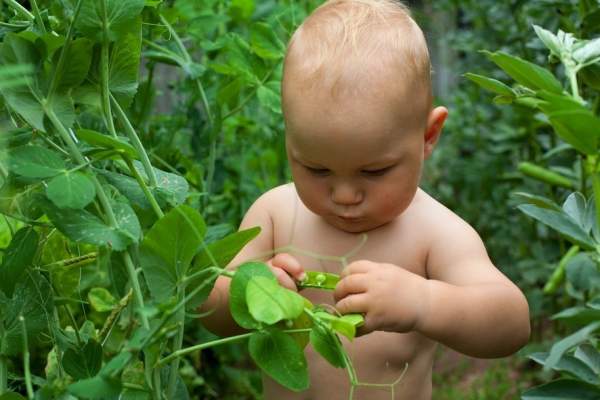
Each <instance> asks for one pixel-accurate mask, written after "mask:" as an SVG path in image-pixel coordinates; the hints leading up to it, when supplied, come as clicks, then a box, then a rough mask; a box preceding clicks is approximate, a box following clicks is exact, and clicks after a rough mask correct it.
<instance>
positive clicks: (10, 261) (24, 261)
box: [0, 227, 39, 297]
mask: <svg viewBox="0 0 600 400" xmlns="http://www.w3.org/2000/svg"><path fill="white" fill-rule="evenodd" d="M38 241H39V236H38V234H37V233H36V231H35V230H34V229H33V228H31V227H25V228H21V229H19V230H18V231H17V232H16V233H15V235H14V236H13V238H12V240H11V241H10V244H9V245H8V247H7V248H6V250H5V251H4V258H3V260H2V266H1V267H0V289H2V291H3V292H4V294H5V295H6V296H7V297H11V296H12V294H13V291H14V289H15V286H16V285H17V283H18V282H20V281H21V278H22V276H23V275H24V274H25V273H26V270H27V268H29V267H30V266H31V264H32V263H33V259H34V257H35V254H36V252H37V248H38Z"/></svg>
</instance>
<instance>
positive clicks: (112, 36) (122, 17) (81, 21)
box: [77, 0, 144, 41]
mask: <svg viewBox="0 0 600 400" xmlns="http://www.w3.org/2000/svg"><path fill="white" fill-rule="evenodd" d="M102 1H104V0H102ZM102 1H98V0H83V4H82V6H81V11H80V15H79V18H78V19H77V28H78V29H79V30H80V31H81V32H82V33H83V34H84V35H85V36H87V37H90V38H92V39H94V40H97V41H100V40H102V37H103V35H104V34H106V35H107V37H108V39H109V40H110V41H114V40H117V39H120V38H122V37H123V35H125V34H126V33H127V32H130V31H131V24H132V23H133V22H134V21H135V19H136V18H137V17H138V16H139V15H140V14H141V12H142V9H143V8H144V0H128V1H122V0H106V3H105V4H106V9H105V11H106V13H104V12H103V9H102V4H101V3H102ZM105 27H106V30H105Z"/></svg>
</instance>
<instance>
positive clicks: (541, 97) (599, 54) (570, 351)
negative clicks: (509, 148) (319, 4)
mask: <svg viewBox="0 0 600 400" xmlns="http://www.w3.org/2000/svg"><path fill="white" fill-rule="evenodd" d="M580 3H581V4H580V7H581V12H582V14H583V18H584V19H590V18H593V16H594V15H598V12H599V9H598V5H597V4H592V2H586V1H582V2H580ZM533 30H534V31H535V34H536V35H537V37H538V38H539V40H540V42H541V43H543V45H544V46H545V47H546V49H547V51H548V52H549V63H550V64H551V65H555V64H556V63H559V64H560V66H561V68H560V69H556V71H557V73H553V72H552V71H551V70H550V69H547V68H545V67H542V66H540V65H538V64H536V63H533V62H530V61H528V60H526V59H523V58H520V57H516V56H514V55H511V54H508V53H506V52H503V51H496V52H488V51H486V52H484V53H485V54H486V56H487V57H488V59H489V60H491V61H492V62H493V63H495V64H496V65H497V66H498V67H500V68H501V69H502V70H503V71H504V72H505V73H506V74H507V75H508V76H509V77H510V78H512V79H513V80H514V84H513V85H511V86H509V85H507V84H506V83H504V82H502V81H500V80H497V79H493V78H490V77H486V76H482V75H478V74H474V73H469V74H467V75H466V76H467V78H469V79H471V80H472V81H474V82H475V83H477V84H478V85H480V86H481V87H483V88H485V89H487V90H489V91H492V92H494V93H495V94H496V97H495V101H496V103H499V104H513V105H514V106H515V107H524V108H526V109H528V110H530V112H531V115H532V118H534V119H535V120H536V121H537V122H538V126H539V130H540V131H542V130H547V129H548V128H550V129H552V130H553V132H554V134H555V135H556V138H557V140H556V144H555V145H554V146H552V147H551V148H550V149H549V150H548V151H547V152H546V153H545V154H544V155H543V157H542V158H541V159H540V161H539V162H537V163H532V162H529V161H524V162H522V163H520V165H519V166H518V169H519V171H520V172H521V173H522V174H523V175H525V176H527V177H529V178H531V179H535V180H537V181H539V182H541V183H544V184H546V185H548V186H551V187H552V188H554V189H555V190H556V191H558V192H559V193H561V196H563V199H564V201H562V202H560V203H557V202H556V201H554V200H553V199H550V198H548V197H546V196H541V195H539V194H534V193H529V192H519V193H516V195H517V196H518V198H519V199H520V202H521V204H520V205H518V209H519V210H520V211H521V212H523V213H524V214H526V215H528V216H529V217H531V218H533V219H534V220H535V221H538V222H540V223H541V224H543V225H544V226H547V227H549V228H550V229H552V230H554V231H556V232H558V233H559V234H560V235H561V236H562V238H563V239H564V240H566V241H567V242H569V243H570V246H568V248H565V249H564V251H563V254H562V255H561V257H560V259H559V260H557V262H556V267H555V270H554V272H553V273H552V274H551V275H550V276H548V277H547V282H546V284H545V286H544V288H543V292H544V293H545V295H546V296H559V295H566V296H568V297H569V298H570V299H571V301H573V302H575V303H576V305H574V306H573V307H568V308H566V309H564V310H562V311H560V312H559V313H557V314H555V315H554V316H553V317H552V318H553V319H554V320H557V321H561V322H563V323H565V324H568V326H569V327H570V329H575V331H574V332H572V333H570V334H568V335H567V336H566V337H563V338H561V339H559V340H558V341H556V342H555V343H554V344H553V345H552V346H551V348H550V349H549V351H547V352H536V353H533V354H531V355H530V356H529V357H530V358H531V359H533V360H534V361H536V362H538V363H540V364H542V365H543V366H544V369H546V370H553V371H556V372H557V373H558V374H559V377H558V378H557V379H554V380H552V381H551V382H549V383H546V384H543V385H541V386H538V387H535V388H532V389H529V390H527V391H526V392H524V393H523V394H522V396H521V398H522V399H525V400H531V399H542V398H543V399H559V398H560V399H565V398H569V399H596V398H598V397H599V396H600V353H599V351H598V331H599V330H600V323H599V322H598V317H600V314H599V312H600V307H599V304H600V303H599V302H600V297H599V294H600V292H599V291H598V283H599V282H600V272H599V269H598V268H599V263H600V253H599V249H600V247H599V243H600V228H599V227H600V213H599V212H597V210H598V209H599V207H600V165H599V164H600V163H599V160H600V158H599V153H598V149H599V147H598V145H599V141H598V139H599V138H600V118H599V117H598V110H599V108H598V104H599V102H598V99H599V93H598V91H597V90H598V85H597V82H598V81H597V76H598V75H597V71H598V65H599V63H600V39H598V38H592V39H583V38H579V37H576V36H575V35H574V34H572V33H569V32H565V31H563V30H560V29H559V30H558V31H555V32H552V31H550V30H547V29H544V28H542V27H540V26H537V25H534V26H533ZM565 154H567V155H569V158H570V159H572V160H573V162H572V164H571V165H567V166H561V165H560V164H561V163H560V162H558V160H560V159H561V157H563V156H565ZM542 162H543V163H544V165H541V164H542ZM563 293H564V294H563Z"/></svg>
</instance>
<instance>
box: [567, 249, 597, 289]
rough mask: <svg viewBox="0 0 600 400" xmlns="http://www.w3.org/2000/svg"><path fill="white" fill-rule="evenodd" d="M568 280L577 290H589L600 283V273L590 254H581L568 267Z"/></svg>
mask: <svg viewBox="0 0 600 400" xmlns="http://www.w3.org/2000/svg"><path fill="white" fill-rule="evenodd" d="M566 273H567V279H568V280H569V282H571V284H573V287H574V288H575V289H577V290H589V289H591V288H594V287H597V285H598V284H599V283H600V272H599V271H598V269H597V267H596V263H595V262H594V261H593V260H592V258H591V257H590V255H589V254H587V253H579V254H577V255H576V256H575V257H573V258H571V259H570V260H569V262H568V263H567V266H566Z"/></svg>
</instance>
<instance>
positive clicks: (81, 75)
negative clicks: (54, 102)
mask: <svg viewBox="0 0 600 400" xmlns="http://www.w3.org/2000/svg"><path fill="white" fill-rule="evenodd" d="M93 46H94V43H93V42H92V41H91V40H89V39H86V38H78V39H75V40H73V41H72V42H71V43H70V44H69V48H68V49H67V54H66V55H65V57H66V58H65V60H67V62H65V63H64V64H63V70H62V71H57V70H56V67H57V66H58V59H59V56H60V53H56V54H55V57H54V60H53V68H54V70H53V72H52V73H53V74H56V73H58V74H60V76H59V77H58V78H56V79H58V82H57V83H58V85H57V87H58V89H59V90H66V89H70V88H75V87H77V86H79V85H81V84H82V83H83V81H84V80H85V78H86V77H87V75H88V72H89V70H90V65H91V62H92V48H93Z"/></svg>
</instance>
